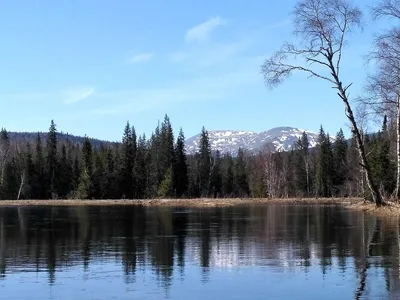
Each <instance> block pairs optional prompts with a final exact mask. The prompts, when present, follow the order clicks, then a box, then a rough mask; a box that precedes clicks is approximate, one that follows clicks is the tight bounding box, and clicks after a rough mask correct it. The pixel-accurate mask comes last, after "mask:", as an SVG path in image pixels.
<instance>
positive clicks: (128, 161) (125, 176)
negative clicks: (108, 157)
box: [120, 122, 136, 199]
mask: <svg viewBox="0 0 400 300" xmlns="http://www.w3.org/2000/svg"><path fill="white" fill-rule="evenodd" d="M133 138H134V136H133V133H132V128H131V127H130V125H129V122H127V124H126V126H125V130H124V134H123V137H122V148H121V174H120V178H121V191H122V194H123V198H128V199H132V198H133V195H134V181H133V171H134V170H133V167H134V161H135V147H136V146H135V144H136V141H134V140H133Z"/></svg>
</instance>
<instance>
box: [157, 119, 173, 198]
mask: <svg viewBox="0 0 400 300" xmlns="http://www.w3.org/2000/svg"><path fill="white" fill-rule="evenodd" d="M159 159H160V162H159V165H160V170H159V172H160V175H161V176H162V180H165V176H167V175H168V176H169V174H166V172H167V171H168V172H169V169H170V168H171V169H172V168H173V167H174V162H175V149H174V134H173V131H172V126H171V122H170V120H169V117H168V116H167V115H165V117H164V121H163V122H162V124H161V132H160V148H159ZM171 176H174V175H173V174H172V175H171ZM172 180H173V178H172ZM170 193H171V194H169V195H168V196H173V195H172V194H173V189H170Z"/></svg>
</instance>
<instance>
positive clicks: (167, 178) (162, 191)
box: [157, 167, 173, 198]
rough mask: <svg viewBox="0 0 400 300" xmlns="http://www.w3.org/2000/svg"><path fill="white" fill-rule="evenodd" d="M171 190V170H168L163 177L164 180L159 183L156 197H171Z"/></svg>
mask: <svg viewBox="0 0 400 300" xmlns="http://www.w3.org/2000/svg"><path fill="white" fill-rule="evenodd" d="M172 189H173V180H172V168H171V167H170V168H168V169H167V171H166V172H165V175H164V180H163V181H161V183H160V186H159V188H158V191H157V196H158V197H161V198H167V197H169V195H171V193H172Z"/></svg>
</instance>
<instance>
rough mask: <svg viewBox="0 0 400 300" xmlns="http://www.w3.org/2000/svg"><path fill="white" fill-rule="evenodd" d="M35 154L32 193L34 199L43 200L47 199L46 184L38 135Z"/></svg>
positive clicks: (40, 140)
mask: <svg viewBox="0 0 400 300" xmlns="http://www.w3.org/2000/svg"><path fill="white" fill-rule="evenodd" d="M35 152H36V153H35V159H34V164H35V180H34V183H33V188H32V193H33V197H34V199H45V198H47V190H48V182H47V181H46V169H45V159H44V154H43V144H42V139H41V137H40V134H39V133H38V134H37V138H36V147H35Z"/></svg>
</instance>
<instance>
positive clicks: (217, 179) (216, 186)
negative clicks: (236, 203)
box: [211, 150, 222, 198]
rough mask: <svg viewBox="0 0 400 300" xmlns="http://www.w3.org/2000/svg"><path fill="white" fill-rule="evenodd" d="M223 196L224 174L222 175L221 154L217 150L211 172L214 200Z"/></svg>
mask: <svg viewBox="0 0 400 300" xmlns="http://www.w3.org/2000/svg"><path fill="white" fill-rule="evenodd" d="M221 194H222V173H221V154H220V152H219V151H218V150H217V151H216V153H215V157H214V159H213V166H212V171H211V195H212V196H213V197H214V198H218V197H221Z"/></svg>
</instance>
